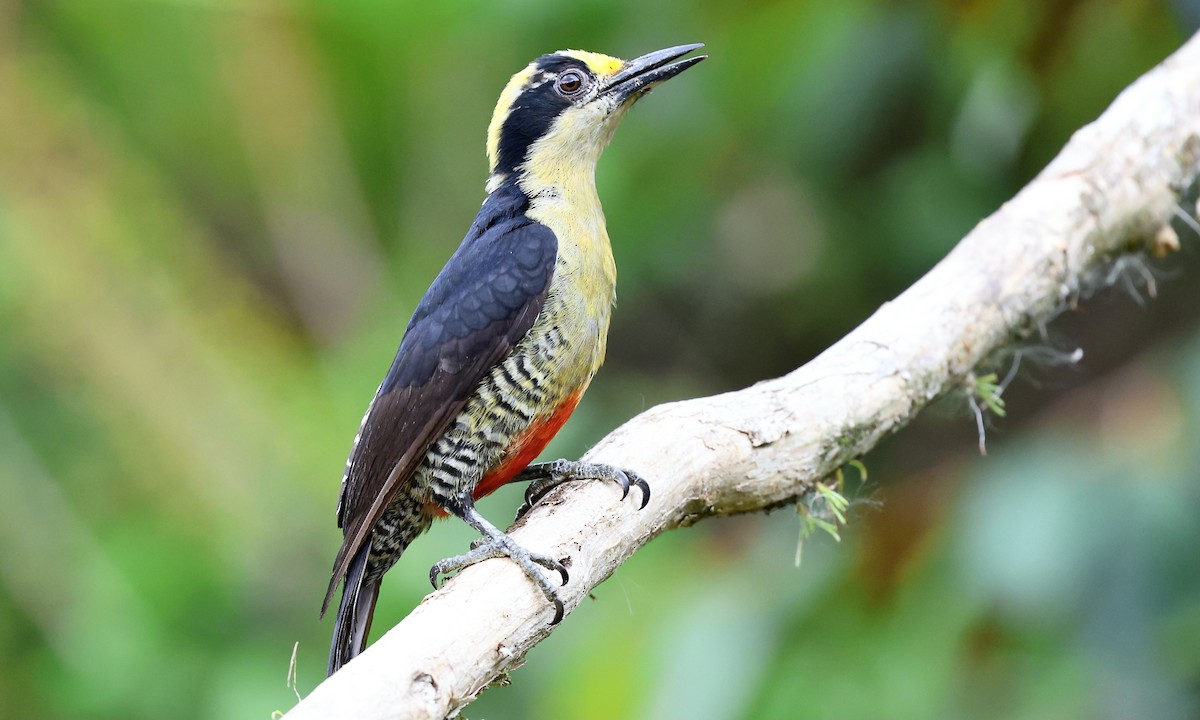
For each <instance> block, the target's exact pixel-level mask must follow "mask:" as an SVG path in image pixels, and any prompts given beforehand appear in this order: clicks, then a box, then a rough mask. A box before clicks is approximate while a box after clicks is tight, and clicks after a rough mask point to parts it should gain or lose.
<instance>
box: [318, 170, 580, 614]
mask: <svg viewBox="0 0 1200 720" xmlns="http://www.w3.org/2000/svg"><path fill="white" fill-rule="evenodd" d="M495 196H496V194H495V193H494V194H493V197H489V200H488V202H486V203H485V204H484V207H483V208H482V209H481V210H480V215H479V217H478V218H477V219H476V222H475V224H474V225H473V226H472V228H471V231H470V232H469V233H468V234H467V237H466V239H465V240H464V241H463V243H462V245H460V246H459V248H458V250H457V251H456V252H455V253H454V255H453V256H452V257H451V258H450V260H449V261H448V262H447V263H446V266H445V267H444V268H443V269H442V271H441V273H439V274H438V277H437V278H436V279H435V280H434V282H433V285H432V286H430V288H429V290H428V292H426V294H425V297H424V298H423V299H422V300H421V302H420V304H418V306H417V309H416V311H415V312H414V313H413V318H412V320H411V321H410V322H409V326H408V329H407V330H406V331H405V334H404V339H403V340H402V341H401V343H400V349H399V350H398V351H397V353H396V358H395V360H394V361H393V362H392V366H391V368H390V369H389V370H388V373H387V376H386V377H385V378H384V381H383V383H382V384H381V385H380V386H379V391H378V392H377V393H376V395H375V399H374V400H373V401H372V403H371V407H370V409H369V410H368V411H367V415H366V417H365V418H364V419H363V425H362V428H361V429H360V431H359V438H358V441H357V442H356V443H355V447H354V449H353V450H352V451H351V455H350V460H349V462H348V463H347V470H346V477H345V479H344V481H343V483H342V495H341V499H340V501H339V503H338V526H339V527H341V528H342V531H343V533H344V540H343V542H342V546H341V548H340V549H339V550H338V554H337V559H336V560H335V561H334V567H333V575H332V578H331V579H330V582H329V589H328V591H327V592H326V595H325V603H324V605H323V606H322V610H321V612H322V613H324V612H325V608H327V607H328V605H329V601H330V599H331V598H332V597H333V593H334V591H335V590H336V588H337V585H338V583H339V582H340V581H341V580H342V579H343V578H344V577H345V576H346V572H347V570H348V568H349V564H350V561H351V560H352V559H353V557H354V555H355V554H356V553H357V552H358V550H359V549H360V548H361V547H362V545H363V543H365V542H367V541H368V539H369V537H370V533H371V530H372V528H373V527H374V526H375V523H376V522H378V521H379V518H380V517H382V515H383V513H384V511H385V510H386V509H387V507H388V505H390V504H391V502H392V500H394V499H395V498H396V497H397V495H398V493H399V492H400V490H401V489H402V488H403V487H404V486H405V485H406V484H407V483H409V482H411V480H412V477H413V473H414V471H415V470H416V468H417V466H418V465H419V464H420V462H421V461H422V460H423V459H424V457H425V454H426V452H428V450H429V447H430V446H431V445H432V444H433V443H434V442H435V441H436V440H437V438H438V437H440V436H441V434H442V433H443V432H444V431H445V430H446V428H447V427H448V426H449V424H450V423H451V422H452V421H453V420H454V418H455V417H456V416H457V415H458V413H459V412H461V411H462V409H463V407H464V406H465V405H466V403H467V400H468V399H469V398H470V396H471V394H472V392H473V391H474V390H475V388H476V387H477V386H478V385H479V382H480V381H481V380H482V379H483V377H484V376H485V375H486V373H487V372H488V371H490V370H491V369H492V368H493V367H494V366H495V365H497V364H498V363H500V362H501V361H503V360H504V358H506V357H508V356H509V355H510V354H511V353H512V352H513V349H514V348H515V347H516V345H517V343H518V342H520V340H521V338H523V337H524V336H525V334H526V333H528V332H529V329H530V328H531V327H532V326H533V323H534V321H535V320H536V319H537V316H538V314H539V313H540V312H541V310H542V306H543V304H544V302H545V299H546V295H547V292H548V291H549V288H550V279H551V275H552V274H553V270H554V265H555V259H556V257H557V248H558V243H557V240H556V238H555V237H554V233H553V232H552V231H551V230H550V229H549V228H547V227H546V226H545V225H541V224H539V223H536V222H534V221H532V220H530V219H529V218H527V217H526V216H525V215H524V214H523V209H524V208H523V207H518V209H517V210H514V209H513V208H512V205H511V203H512V202H513V199H512V198H511V197H510V198H505V197H500V198H498V199H497V200H496V201H494V198H495ZM522 200H524V196H523V195H522V196H520V198H518V199H517V202H520V201H522ZM505 201H508V202H509V203H510V204H508V205H506V204H505ZM489 204H491V205H492V207H489Z"/></svg>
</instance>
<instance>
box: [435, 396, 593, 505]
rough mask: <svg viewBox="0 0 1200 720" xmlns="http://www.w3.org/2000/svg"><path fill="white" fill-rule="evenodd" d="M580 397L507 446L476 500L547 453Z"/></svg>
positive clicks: (476, 493) (566, 402)
mask: <svg viewBox="0 0 1200 720" xmlns="http://www.w3.org/2000/svg"><path fill="white" fill-rule="evenodd" d="M581 397H583V391H582V390H580V391H579V392H577V393H573V394H571V395H569V396H567V399H566V400H564V401H562V403H560V404H559V406H558V407H556V408H555V409H554V411H553V412H551V413H550V414H548V415H543V416H541V417H538V418H534V420H533V422H532V423H530V425H529V427H528V428H526V430H525V432H524V433H523V434H521V435H519V436H518V437H517V438H516V439H515V440H513V442H512V444H510V445H509V446H508V450H507V451H505V453H504V457H503V458H502V459H501V460H500V464H499V465H496V466H495V467H493V468H492V469H490V470H488V471H487V472H485V473H484V474H483V477H482V478H480V480H479V483H478V484H477V485H475V491H474V492H473V493H471V495H472V496H473V497H474V498H475V499H476V500H478V499H479V498H481V497H484V496H485V495H490V494H491V493H493V492H495V491H496V490H498V489H499V488H500V486H502V485H504V484H505V483H507V482H508V481H509V480H512V479H513V478H514V477H516V476H517V475H518V474H519V473H520V472H521V471H522V470H524V469H525V468H526V467H528V466H529V463H531V462H533V459H534V458H536V457H537V456H538V454H539V453H541V452H542V450H545V449H546V445H548V444H549V443H550V440H551V439H552V438H553V437H554V436H555V435H557V434H558V431H559V429H561V428H562V426H563V425H564V424H565V423H566V422H567V418H569V417H571V413H572V412H574V411H575V406H576V405H578V404H579V399H580V398H581ZM426 511H427V512H429V513H430V514H431V515H435V516H437V517H445V516H446V511H445V510H443V509H441V508H440V507H437V506H436V505H433V506H430V507H429V508H427V509H426Z"/></svg>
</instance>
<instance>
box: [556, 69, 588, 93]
mask: <svg viewBox="0 0 1200 720" xmlns="http://www.w3.org/2000/svg"><path fill="white" fill-rule="evenodd" d="M586 85H587V81H586V78H584V76H583V73H581V72H579V71H578V70H568V71H566V72H564V73H563V74H562V75H559V76H558V82H557V83H555V86H554V87H556V88H557V89H558V91H559V92H560V93H562V94H563V95H578V94H579V93H580V92H582V91H583V88H584V87H585V86H586Z"/></svg>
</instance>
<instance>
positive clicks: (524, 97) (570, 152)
mask: <svg viewBox="0 0 1200 720" xmlns="http://www.w3.org/2000/svg"><path fill="white" fill-rule="evenodd" d="M700 47H703V45H701V44H695V45H679V46H677V47H671V48H666V49H664V50H659V51H657V52H652V53H649V54H647V55H643V56H641V57H639V58H636V59H633V60H621V59H619V58H614V57H609V56H608V55H601V54H599V53H592V52H584V51H580V50H562V51H560V52H556V53H552V54H550V55H543V56H542V57H540V58H538V59H537V60H534V61H533V62H532V63H530V64H529V66H528V67H526V68H525V69H524V70H522V71H521V72H519V73H517V74H516V75H514V76H513V77H512V79H511V80H509V82H508V85H507V86H506V87H505V88H504V92H503V93H501V94H500V101H499V102H498V103H497V104H496V110H495V112H494V113H493V114H492V122H491V125H490V126H489V127H488V142H487V153H488V161H489V164H490V178H489V179H488V191H489V192H490V191H492V190H494V189H495V188H496V187H499V186H500V185H501V184H502V183H504V182H505V180H507V179H509V178H515V179H517V181H518V182H521V183H522V184H526V182H527V183H528V184H530V185H536V186H547V185H555V184H558V183H559V182H563V181H565V180H566V179H567V178H568V177H570V176H571V175H574V174H576V173H579V172H581V171H582V172H584V173H585V174H586V175H588V176H590V175H591V173H592V172H593V171H594V170H595V166H596V161H597V160H598V159H599V157H600V153H601V151H602V150H604V147H605V146H606V145H607V144H608V141H609V140H610V139H611V138H612V135H613V132H614V131H615V130H616V128H617V124H618V123H619V122H620V119H621V117H622V116H623V115H624V114H625V111H626V110H628V109H629V108H630V107H631V106H632V105H633V104H634V103H635V102H636V101H637V100H638V98H640V97H642V96H643V95H645V94H646V93H647V92H649V91H650V89H651V88H653V87H654V86H656V85H658V84H659V83H661V82H663V81H665V80H668V79H670V78H673V77H675V76H676V75H678V74H679V73H681V72H683V71H684V70H686V69H688V68H690V67H692V66H693V65H695V64H696V63H698V62H700V61H701V60H703V59H704V58H705V57H707V56H705V55H699V56H695V57H690V58H686V59H683V60H680V59H679V58H682V57H683V56H684V55H687V54H688V53H690V52H692V51H693V50H696V49H698V48H700Z"/></svg>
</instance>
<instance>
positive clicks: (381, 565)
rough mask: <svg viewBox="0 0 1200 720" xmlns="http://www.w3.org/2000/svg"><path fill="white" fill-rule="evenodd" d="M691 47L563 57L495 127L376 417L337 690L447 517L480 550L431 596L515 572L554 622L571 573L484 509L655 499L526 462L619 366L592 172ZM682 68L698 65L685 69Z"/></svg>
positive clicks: (352, 536)
mask: <svg viewBox="0 0 1200 720" xmlns="http://www.w3.org/2000/svg"><path fill="white" fill-rule="evenodd" d="M700 47H702V45H699V44H696V45H680V46H677V47H672V48H667V49H665V50H659V51H658V52H653V53H649V54H647V55H643V56H642V57H639V58H637V59H635V60H629V61H623V60H620V59H617V58H614V57H609V56H607V55H601V54H598V53H591V52H583V51H578V50H564V51H560V52H556V53H552V54H549V55H544V56H542V57H540V58H538V59H537V60H534V61H533V62H532V63H530V64H529V65H528V66H527V67H526V68H525V69H524V70H522V71H521V72H519V73H517V74H516V75H514V76H513V77H512V79H511V80H510V81H509V83H508V85H507V86H506V87H505V88H504V91H503V92H502V93H501V95H500V100H499V102H498V103H497V105H496V109H495V112H494V113H493V115H492V120H491V123H490V125H489V127H488V135H487V157H488V162H489V167H490V172H489V176H488V179H487V184H486V190H487V198H486V199H485V200H484V202H483V206H482V207H481V208H480V210H479V214H478V215H477V216H476V217H475V222H474V223H472V224H471V227H470V229H469V230H468V231H467V234H466V237H465V238H464V239H463V241H462V244H461V245H459V247H458V249H457V250H456V251H455V252H454V254H453V255H452V256H451V257H450V259H449V261H447V263H446V266H445V267H444V268H442V271H441V272H440V273H438V275H437V277H436V278H435V279H434V281H433V284H432V285H431V286H430V287H429V290H428V291H427V292H426V293H425V296H424V297H423V298H422V299H421V302H420V303H419V304H418V305H417V309H416V311H415V312H414V313H413V316H412V320H410V321H409V323H408V328H407V329H406V330H405V333H404V337H403V339H402V340H401V342H400V348H399V350H398V351H397V352H396V357H395V360H394V361H393V362H392V365H391V368H390V369H389V370H388V372H387V375H386V376H385V377H384V379H383V383H382V384H381V385H380V386H379V389H378V391H376V393H375V398H374V400H372V402H371V404H370V406H369V407H368V409H367V412H366V415H365V416H364V417H363V420H362V424H361V426H360V428H359V431H358V435H357V436H356V437H355V439H354V446H353V449H352V450H351V452H350V458H349V460H348V461H347V463H346V472H345V475H344V476H343V478H342V488H341V496H340V498H339V500H338V507H337V520H338V527H340V528H341V529H342V533H343V538H344V539H343V542H342V546H341V548H340V549H339V550H338V554H337V558H336V560H335V561H334V567H333V576H332V578H331V579H330V582H329V589H328V591H327V592H326V594H325V602H324V604H323V605H322V608H321V612H322V615H323V614H324V613H325V610H326V609H327V608H328V606H329V603H330V601H331V599H332V598H333V595H334V593H335V591H336V589H337V586H338V584H339V583H344V585H343V590H342V599H341V604H340V605H339V607H338V611H337V620H336V624H335V626H334V631H333V642H332V646H331V647H330V652H329V674H330V675H332V674H333V673H334V672H335V671H337V669H338V668H340V667H341V666H342V665H343V664H345V663H346V662H348V661H349V660H350V659H351V658H353V657H354V656H356V655H358V654H359V653H360V652H362V650H363V648H364V647H365V646H366V642H367V635H368V632H369V631H370V626H371V616H372V614H373V612H374V609H375V601H376V599H377V598H378V596H379V583H380V580H381V578H382V577H383V574H384V573H385V572H386V571H387V570H388V569H389V568H391V567H392V565H394V564H395V562H396V561H397V560H398V559H399V557H400V554H401V553H403V552H404V550H405V549H406V548H407V547H408V545H409V543H411V542H412V540H413V539H414V538H416V537H417V536H418V535H420V534H421V533H422V532H424V531H425V530H427V529H428V528H429V526H430V524H431V523H432V521H433V520H434V519H435V518H438V517H442V516H446V515H454V516H456V517H458V518H461V519H462V520H464V521H466V522H467V523H468V524H469V525H471V527H473V528H475V529H476V530H477V531H479V533H480V534H481V535H482V538H481V540H480V541H478V542H477V543H476V544H475V545H474V546H473V547H472V549H471V550H470V551H469V552H467V553H465V554H463V555H459V556H456V557H452V558H448V559H446V560H443V561H441V562H439V563H437V564H436V565H434V566H433V568H432V569H431V570H430V581H431V582H432V583H433V585H434V587H435V588H436V587H437V578H438V577H439V576H441V575H445V574H449V573H453V572H456V571H459V570H461V569H463V568H464V567H467V566H469V565H471V564H474V563H476V562H479V561H481V560H486V559H489V558H497V557H505V558H509V559H511V560H512V561H513V562H515V563H516V564H517V565H518V566H520V567H521V569H522V570H523V571H524V572H525V574H526V575H527V576H528V577H529V579H530V580H531V581H532V582H533V583H534V584H535V585H537V587H538V588H539V589H540V590H541V592H542V593H543V594H544V595H545V596H546V598H547V600H548V601H549V602H550V603H551V604H552V605H553V606H554V611H555V614H554V618H553V620H552V621H551V622H552V623H557V622H558V621H560V620H561V619H562V615H563V604H562V602H561V600H559V598H558V595H557V591H556V588H555V586H554V584H553V583H552V582H551V580H550V578H549V577H548V576H547V574H546V573H545V572H543V569H544V570H547V571H551V572H553V573H556V574H557V575H559V576H561V581H562V583H563V584H564V585H565V584H566V583H567V581H568V576H567V571H566V569H565V568H564V567H563V565H562V564H561V563H560V562H559V561H558V560H556V559H554V558H551V557H548V556H546V555H541V554H538V553H534V552H530V551H528V550H526V549H525V548H522V547H521V546H519V545H517V543H516V542H514V541H513V540H512V538H510V537H509V536H508V535H507V534H505V533H504V532H502V531H500V530H499V529H497V528H496V527H495V526H494V525H492V524H491V523H489V522H488V521H487V520H486V519H484V518H483V516H482V515H480V514H479V512H478V511H477V510H476V509H475V500H477V499H479V498H481V497H483V496H484V495H487V494H488V493H490V492H492V491H494V490H496V489H497V488H499V487H500V486H501V485H504V484H506V483H509V482H514V481H520V480H530V481H532V482H531V484H530V486H529V488H528V490H527V491H526V495H525V498H526V500H525V504H524V505H522V507H521V509H520V510H519V511H518V517H520V516H521V514H523V513H524V512H525V511H526V510H528V509H529V507H530V506H531V505H532V504H533V503H536V502H537V501H538V499H540V498H541V497H542V496H544V495H545V494H546V493H547V492H549V491H550V490H551V489H553V488H554V487H556V486H558V485H560V484H561V483H563V482H566V481H570V480H580V479H597V480H607V481H612V482H616V483H618V484H619V485H620V486H621V487H622V489H623V493H624V494H623V496H622V497H625V496H627V495H628V494H629V492H630V488H631V487H638V488H639V490H640V491H641V496H642V506H643V507H644V506H645V503H646V502H647V501H648V500H649V492H650V488H649V485H648V484H647V483H646V482H645V480H643V479H642V478H641V477H640V476H638V475H637V473H635V472H632V471H629V470H623V469H621V468H614V467H610V466H606V465H598V464H590V463H580V462H571V461H565V460H558V461H555V462H551V463H542V464H538V465H532V466H531V465H530V464H529V463H530V462H531V461H532V460H533V459H534V458H535V457H537V455H538V454H539V453H540V452H541V451H542V449H543V448H545V446H546V444H547V443H548V442H549V441H550V439H551V438H552V437H553V436H554V435H555V433H557V432H558V430H559V428H560V427H562V425H563V423H564V422H566V420H567V418H568V416H570V414H571V412H572V411H573V410H574V409H575V406H576V404H578V402H579V399H580V397H581V396H582V395H583V392H584V390H585V389H586V388H587V386H588V384H589V383H590V382H591V379H592V376H593V375H594V374H595V373H596V370H597V369H598V368H599V367H600V364H601V363H602V362H603V360H604V353H605V345H606V339H607V335H608V323H609V315H610V311H611V309H612V306H613V301H614V299H615V284H616V266H615V264H614V262H613V256H612V248H611V247H610V245H609V239H608V232H607V230H606V229H605V223H604V213H603V210H602V209H601V207H600V200H599V198H598V197H597V194H596V181H595V168H596V162H597V160H598V159H599V157H600V153H601V151H602V150H603V149H604V147H605V146H606V145H607V144H608V142H609V140H610V139H611V138H612V135H613V132H614V131H615V130H616V128H617V124H618V123H619V121H620V119H621V117H622V116H623V115H624V114H625V112H626V111H627V110H628V109H629V108H630V107H631V106H632V105H633V104H634V102H636V101H637V100H638V98H640V97H642V96H643V95H645V94H646V93H647V92H648V91H649V90H650V89H651V88H653V87H654V86H656V85H658V84H659V83H661V82H663V81H665V80H667V79H669V78H672V77H674V76H676V75H678V74H679V73H681V72H683V71H684V70H686V69H687V68H689V67H692V66H693V65H695V64H696V63H698V62H700V61H701V60H703V59H704V58H705V57H706V56H703V55H700V56H693V57H689V58H684V56H685V55H688V54H689V53H691V52H692V51H693V50H696V49H698V48H700ZM680 58H684V59H680Z"/></svg>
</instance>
